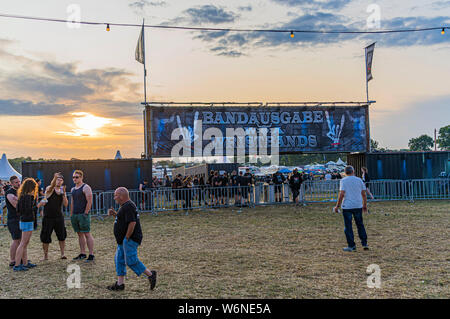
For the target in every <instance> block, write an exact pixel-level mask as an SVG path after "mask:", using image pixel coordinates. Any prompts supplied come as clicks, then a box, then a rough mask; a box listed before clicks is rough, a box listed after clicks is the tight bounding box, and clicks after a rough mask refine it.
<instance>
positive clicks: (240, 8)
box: [238, 5, 253, 11]
mask: <svg viewBox="0 0 450 319" xmlns="http://www.w3.org/2000/svg"><path fill="white" fill-rule="evenodd" d="M238 10H239V11H252V10H253V8H252V6H251V5H248V6H240V7H238Z"/></svg>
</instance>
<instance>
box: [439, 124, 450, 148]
mask: <svg viewBox="0 0 450 319" xmlns="http://www.w3.org/2000/svg"><path fill="white" fill-rule="evenodd" d="M436 143H437V144H438V145H439V148H440V149H441V150H450V125H447V126H444V127H441V128H440V129H439V136H438V138H437V140H436Z"/></svg>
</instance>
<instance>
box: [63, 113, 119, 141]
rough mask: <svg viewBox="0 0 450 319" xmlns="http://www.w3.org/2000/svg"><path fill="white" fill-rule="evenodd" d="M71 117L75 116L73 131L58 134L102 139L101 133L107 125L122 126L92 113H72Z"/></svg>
mask: <svg viewBox="0 0 450 319" xmlns="http://www.w3.org/2000/svg"><path fill="white" fill-rule="evenodd" d="M71 115H72V116H73V120H72V124H73V129H72V130H71V131H67V132H62V131H60V132H56V133H57V134H63V135H67V136H84V137H100V136H102V135H103V134H104V133H102V132H101V129H102V128H103V127H104V126H105V125H109V124H113V125H115V126H118V125H120V124H117V123H114V122H115V121H114V120H113V119H110V118H105V117H101V116H95V115H93V114H91V113H86V112H75V113H71Z"/></svg>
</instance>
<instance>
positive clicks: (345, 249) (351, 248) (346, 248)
mask: <svg viewBox="0 0 450 319" xmlns="http://www.w3.org/2000/svg"><path fill="white" fill-rule="evenodd" d="M343 250H344V251H356V247H345V248H343Z"/></svg>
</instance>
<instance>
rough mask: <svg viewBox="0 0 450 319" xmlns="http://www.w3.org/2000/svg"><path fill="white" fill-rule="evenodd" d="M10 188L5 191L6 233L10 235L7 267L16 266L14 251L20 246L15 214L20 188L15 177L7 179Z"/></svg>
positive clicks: (18, 220)
mask: <svg viewBox="0 0 450 319" xmlns="http://www.w3.org/2000/svg"><path fill="white" fill-rule="evenodd" d="M9 182H10V184H11V185H10V187H9V188H8V189H7V190H6V191H5V196H6V198H5V202H6V209H7V211H8V215H7V218H8V221H7V226H8V231H9V233H10V234H11V238H12V242H11V245H10V248H9V256H10V262H9V267H14V265H15V264H16V250H17V247H19V245H20V240H21V238H22V231H21V230H20V225H19V223H20V217H19V215H18V214H17V210H16V208H17V191H18V190H19V188H20V179H19V178H18V177H17V176H11V177H10V179H9Z"/></svg>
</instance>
